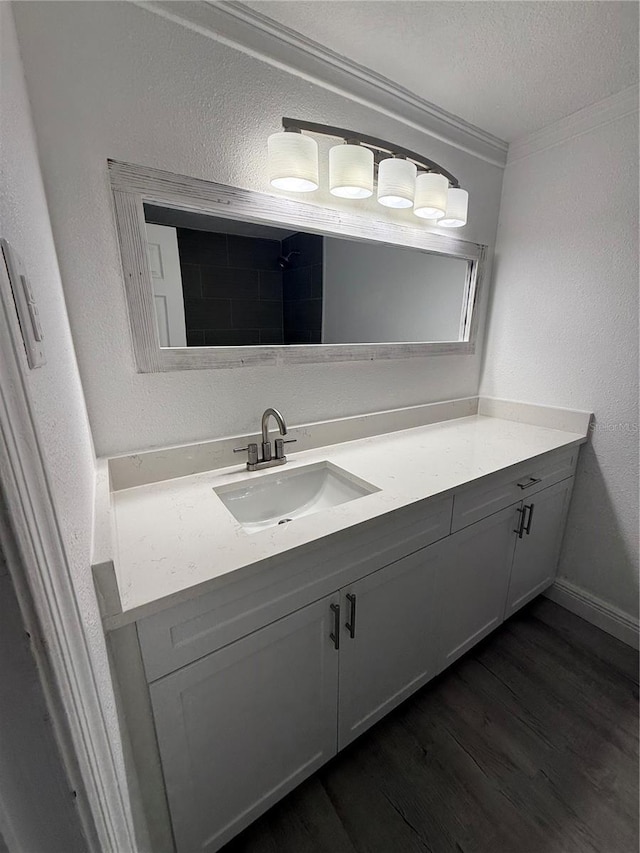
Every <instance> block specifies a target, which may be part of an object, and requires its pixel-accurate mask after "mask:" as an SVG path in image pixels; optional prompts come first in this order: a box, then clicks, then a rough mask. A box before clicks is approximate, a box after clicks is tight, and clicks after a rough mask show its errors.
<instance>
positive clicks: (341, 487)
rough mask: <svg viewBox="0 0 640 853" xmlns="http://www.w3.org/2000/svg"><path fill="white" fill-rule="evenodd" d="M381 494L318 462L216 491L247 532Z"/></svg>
mask: <svg viewBox="0 0 640 853" xmlns="http://www.w3.org/2000/svg"><path fill="white" fill-rule="evenodd" d="M379 491H380V489H378V488H377V487H376V486H372V485H371V484H370V483H366V482H365V481H364V480H361V479H360V478H359V477H355V476H354V475H353V474H349V473H348V472H347V471H343V470H342V468H338V467H337V466H336V465H333V464H332V463H331V462H316V463H315V464H314V465H307V466H305V467H304V468H292V469H290V470H289V471H279V472H278V473H277V474H270V475H268V476H266V477H260V478H259V479H255V480H252V481H249V482H243V483H232V484H230V485H228V486H220V487H219V488H217V489H214V492H215V493H216V494H217V495H218V497H219V498H220V500H221V501H222V503H223V504H224V505H225V506H226V508H227V509H228V510H229V512H230V513H231V515H233V517H234V518H235V519H236V520H237V521H239V522H240V524H241V525H242V527H243V528H244V530H246V532H247V533H257V532H258V531H259V530H265V529H266V528H267V527H275V526H276V525H278V524H287V523H288V522H290V521H293V520H294V519H296V518H302V517H303V516H305V515H311V514H312V513H314V512H320V511H321V510H323V509H329V508H330V507H332V506H338V505H339V504H344V503H347V502H348V501H353V500H355V499H356V498H361V497H364V495H370V494H372V493H373V492H379Z"/></svg>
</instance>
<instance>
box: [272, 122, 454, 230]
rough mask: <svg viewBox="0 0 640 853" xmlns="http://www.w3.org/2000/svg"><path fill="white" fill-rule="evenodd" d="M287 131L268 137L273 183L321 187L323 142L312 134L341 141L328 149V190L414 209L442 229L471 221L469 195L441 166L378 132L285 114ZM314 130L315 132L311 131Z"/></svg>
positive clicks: (287, 188) (310, 188) (284, 186)
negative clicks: (356, 130) (367, 132)
mask: <svg viewBox="0 0 640 853" xmlns="http://www.w3.org/2000/svg"><path fill="white" fill-rule="evenodd" d="M282 127H283V130H282V131H280V132H279V133H273V134H272V135H271V136H270V137H269V139H268V146H267V147H268V155H269V182H270V183H271V185H272V186H274V187H276V188H277V189H280V190H285V191H286V192H295V193H297V192H301V193H302V192H313V191H314V190H317V189H318V188H319V186H320V178H319V165H318V144H317V142H316V141H315V139H313V136H314V135H315V136H330V137H334V138H336V139H342V140H343V143H342V144H341V145H334V146H333V147H332V148H331V149H330V150H329V192H330V193H331V194H332V195H335V196H338V197H340V198H346V199H353V200H356V201H357V200H359V199H364V198H369V197H370V196H371V195H373V190H374V185H375V184H376V183H377V199H378V202H379V203H380V204H381V205H383V206H384V207H388V208H396V209H397V208H407V209H408V208H413V212H414V213H415V215H416V216H418V217H419V218H420V219H428V220H430V221H431V222H432V223H433V224H435V225H440V226H442V227H443V228H460V227H461V226H462V225H466V223H467V210H468V202H469V194H468V193H467V191H466V190H463V189H461V188H460V185H459V183H458V180H457V178H455V177H454V176H453V175H452V174H451V173H450V172H448V171H447V170H446V169H444V168H443V167H442V166H440V165H438V163H435V162H434V161H433V160H429V159H427V158H426V157H422V156H421V155H420V154H416V153H415V152H413V151H409V150H408V149H406V148H402V147H400V146H398V145H392V144H391V143H389V142H385V141H384V140H382V139H377V138H375V137H373V136H365V135H363V134H360V133H354V132H353V131H351V130H345V129H343V128H339V127H332V126H330V125H325V124H316V123H314V122H309V121H299V120H298V119H291V118H283V119H282ZM307 134H311V136H309V135H307Z"/></svg>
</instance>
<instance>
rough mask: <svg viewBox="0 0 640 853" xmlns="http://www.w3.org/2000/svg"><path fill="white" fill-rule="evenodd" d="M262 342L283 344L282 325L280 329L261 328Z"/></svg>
mask: <svg viewBox="0 0 640 853" xmlns="http://www.w3.org/2000/svg"><path fill="white" fill-rule="evenodd" d="M260 343H261V344H282V343H283V340H282V327H280V328H279V329H260Z"/></svg>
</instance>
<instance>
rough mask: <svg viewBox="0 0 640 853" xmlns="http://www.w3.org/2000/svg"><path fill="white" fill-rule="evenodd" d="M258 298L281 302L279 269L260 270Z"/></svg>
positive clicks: (280, 273)
mask: <svg viewBox="0 0 640 853" xmlns="http://www.w3.org/2000/svg"><path fill="white" fill-rule="evenodd" d="M260 299H262V300H265V301H267V300H271V301H274V302H282V272H281V271H280V270H277V271H276V270H261V272H260Z"/></svg>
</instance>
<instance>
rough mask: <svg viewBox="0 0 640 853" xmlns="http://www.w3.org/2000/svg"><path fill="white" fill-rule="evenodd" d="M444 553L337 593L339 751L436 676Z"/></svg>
mask: <svg viewBox="0 0 640 853" xmlns="http://www.w3.org/2000/svg"><path fill="white" fill-rule="evenodd" d="M445 541H446V540H445ZM444 550H445V548H444V543H442V542H439V543H436V544H435V545H431V546H430V547H429V548H423V549H422V550H420V551H417V552H416V553H415V554H410V555H409V556H408V557H405V558H404V559H402V560H398V562H396V563H393V564H392V565H390V566H387V567H386V568H384V569H380V570H379V571H377V572H374V574H372V575H369V576H368V577H366V578H363V579H362V580H360V581H358V582H357V583H354V584H352V585H351V586H349V587H347V588H345V589H343V590H342V591H341V594H340V601H341V605H340V606H341V614H342V624H343V631H342V636H341V640H340V701H339V711H338V747H339V748H340V749H342V748H343V747H344V746H346V745H347V744H348V743H350V742H351V741H352V740H354V738H356V737H357V736H358V735H359V734H361V733H362V732H363V731H365V730H366V729H368V728H369V726H371V725H373V724H374V723H375V722H376V721H377V720H379V719H380V718H381V717H383V716H384V715H385V714H386V713H388V712H389V711H390V710H391V709H392V708H395V706H396V705H398V704H399V703H400V702H402V700H403V699H405V698H406V697H407V696H409V695H410V694H411V693H413V691H414V690H417V689H418V688H419V687H421V686H422V685H423V684H425V683H426V682H427V681H428V680H429V679H430V678H432V677H433V676H434V675H435V673H436V669H435V668H436V651H437V649H436V642H437V630H436V627H437V626H436V621H437V613H438V610H437V605H436V598H435V586H436V575H437V571H438V567H439V565H440V563H441V561H442V559H443V554H444Z"/></svg>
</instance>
